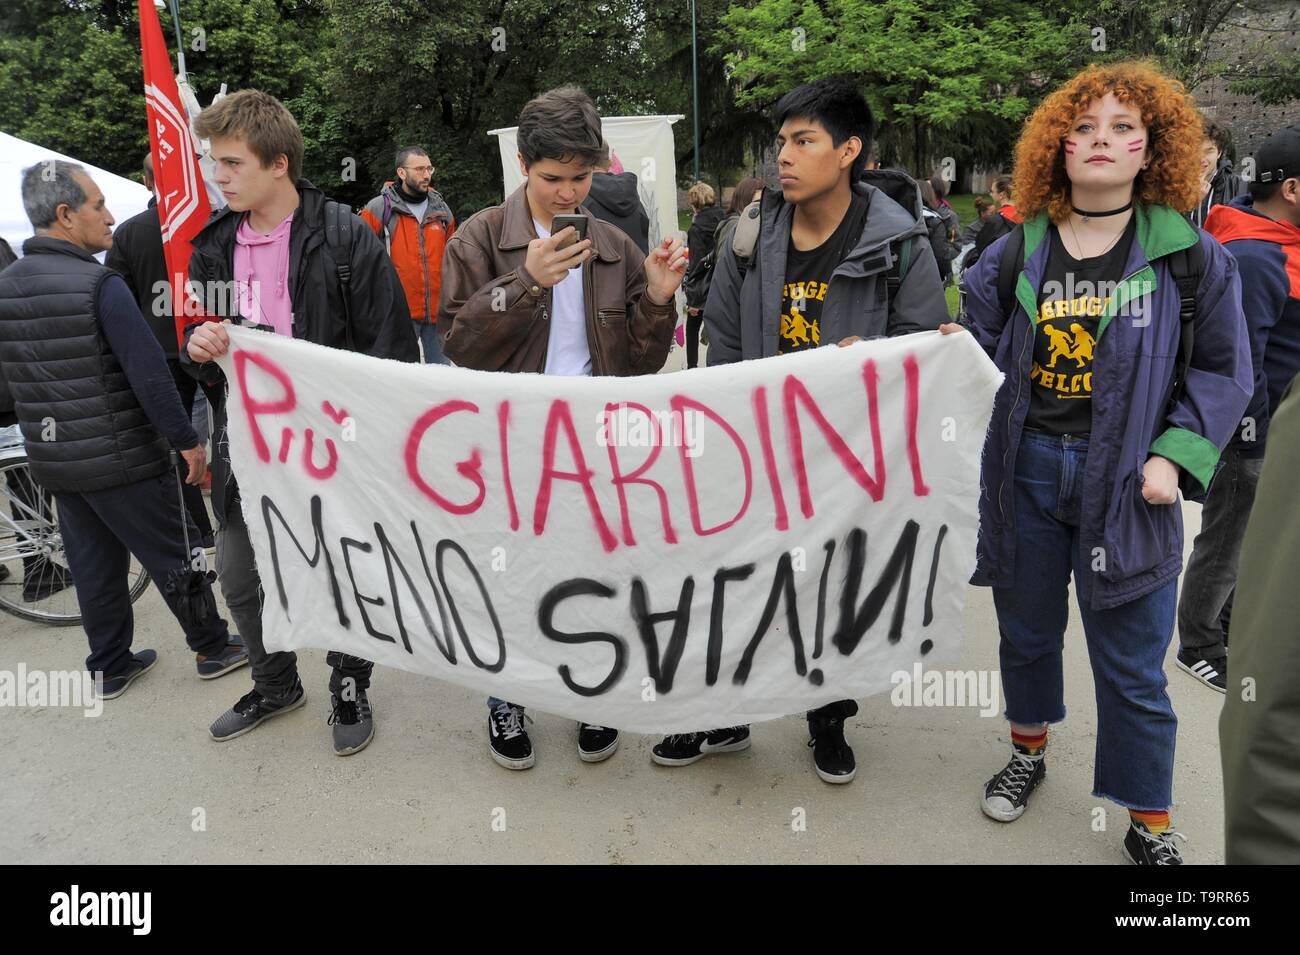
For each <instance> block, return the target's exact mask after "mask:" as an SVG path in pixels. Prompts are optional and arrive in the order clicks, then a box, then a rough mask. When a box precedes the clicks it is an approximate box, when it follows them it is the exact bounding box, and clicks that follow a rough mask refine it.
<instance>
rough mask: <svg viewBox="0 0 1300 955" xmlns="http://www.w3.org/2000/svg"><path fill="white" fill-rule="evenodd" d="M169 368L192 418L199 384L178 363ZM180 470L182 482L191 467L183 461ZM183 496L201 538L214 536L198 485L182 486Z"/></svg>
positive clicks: (183, 403)
mask: <svg viewBox="0 0 1300 955" xmlns="http://www.w3.org/2000/svg"><path fill="white" fill-rule="evenodd" d="M167 367H168V368H170V369H171V373H172V380H173V381H175V382H176V392H177V394H179V395H180V396H181V404H182V405H183V406H184V407H185V413H186V414H187V415H190V416H191V417H192V416H193V415H194V396H195V395H196V394H197V393H198V388H199V383H198V381H196V380H195V379H194V377H193V376H192V375H188V374H186V373H185V369H183V368H182V367H181V365H180V362H178V361H172V360H170V359H168V361H167ZM177 467H178V469H179V470H180V474H181V480H182V481H184V480H185V477H186V476H187V475H188V474H189V465H188V464H186V463H185V461H184V460H183V459H182V461H181V463H180V464H179V465H177ZM181 488H182V490H181V494H182V495H184V497H185V509H186V510H187V511H189V512H190V519H191V520H193V521H194V526H195V527H196V528H198V532H199V538H200V539H202V538H206V537H211V536H212V521H211V519H210V518H209V517H208V507H207V505H206V504H204V503H203V492H202V491H201V490H199V488H198V486H197V485H194V484H182V485H181Z"/></svg>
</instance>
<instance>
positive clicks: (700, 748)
mask: <svg viewBox="0 0 1300 955" xmlns="http://www.w3.org/2000/svg"><path fill="white" fill-rule="evenodd" d="M749 744H750V739H749V726H748V725H746V726H726V727H723V728H722V729H717V730H708V731H706V732H703V733H674V734H673V735H672V736H665V737H664V738H663V740H662V741H660V742H658V743H656V744H655V746H654V749H652V750H650V758H651V759H653V760H654V761H655V762H656V763H658V764H659V765H660V766H689V765H690V764H691V763H694V762H698V761H699V760H701V759H703V758H704V757H705V756H711V755H713V754H714V753H738V752H740V751H741V750H742V749H749Z"/></svg>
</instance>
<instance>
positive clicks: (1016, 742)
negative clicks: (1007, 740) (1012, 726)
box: [1011, 728, 1047, 756]
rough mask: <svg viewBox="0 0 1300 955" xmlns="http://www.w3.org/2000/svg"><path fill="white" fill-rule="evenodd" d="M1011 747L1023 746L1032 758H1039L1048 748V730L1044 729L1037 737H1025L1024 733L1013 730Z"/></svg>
mask: <svg viewBox="0 0 1300 955" xmlns="http://www.w3.org/2000/svg"><path fill="white" fill-rule="evenodd" d="M1011 745H1013V746H1023V747H1024V748H1025V749H1026V751H1028V753H1029V755H1030V756H1039V755H1041V754H1042V752H1043V750H1044V749H1045V748H1046V747H1047V730H1046V729H1045V728H1044V730H1043V731H1042V732H1041V733H1039V734H1038V735H1037V736H1025V735H1024V734H1023V733H1017V732H1016V731H1015V730H1012V731H1011Z"/></svg>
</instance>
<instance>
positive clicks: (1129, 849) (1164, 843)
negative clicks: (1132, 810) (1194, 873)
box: [1124, 819, 1187, 865]
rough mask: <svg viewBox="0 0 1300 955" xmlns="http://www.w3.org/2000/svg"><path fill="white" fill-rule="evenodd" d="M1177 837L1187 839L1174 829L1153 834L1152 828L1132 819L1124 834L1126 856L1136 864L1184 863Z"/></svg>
mask: <svg viewBox="0 0 1300 955" xmlns="http://www.w3.org/2000/svg"><path fill="white" fill-rule="evenodd" d="M1175 839H1182V840H1183V841H1184V842H1186V841H1187V837H1186V836H1185V835H1183V834H1182V833H1181V832H1175V831H1174V830H1173V829H1166V830H1165V831H1164V832H1162V833H1160V834H1159V835H1153V834H1152V832H1151V830H1150V829H1148V828H1147V827H1146V826H1144V825H1142V823H1140V822H1138V821H1137V820H1136V819H1132V820H1130V821H1129V827H1128V833H1127V834H1126V835H1125V836H1124V858H1126V859H1128V861H1129V862H1132V863H1133V864H1134V865H1182V864H1183V856H1182V853H1181V852H1179V851H1178V846H1177V844H1176V843H1175V842H1174V840H1175Z"/></svg>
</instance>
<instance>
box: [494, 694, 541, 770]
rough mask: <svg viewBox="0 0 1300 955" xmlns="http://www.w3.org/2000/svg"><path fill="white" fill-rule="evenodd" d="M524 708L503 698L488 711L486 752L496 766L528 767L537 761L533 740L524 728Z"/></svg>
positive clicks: (510, 767) (507, 767) (508, 767)
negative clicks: (489, 754) (495, 762)
mask: <svg viewBox="0 0 1300 955" xmlns="http://www.w3.org/2000/svg"><path fill="white" fill-rule="evenodd" d="M525 719H526V717H525V716H524V708H523V707H522V706H515V705H514V704H513V703H506V702H505V701H504V700H503V701H502V702H500V703H498V704H497V705H496V706H494V707H493V708H492V709H491V710H489V711H488V752H490V753H491V754H492V758H493V759H495V760H496V761H497V765H498V766H504V767H505V768H506V769H528V768H529V767H530V766H532V765H533V763H535V762H537V757H536V756H535V755H533V741H532V740H530V739H529V738H528V730H526V729H524V720H525Z"/></svg>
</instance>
